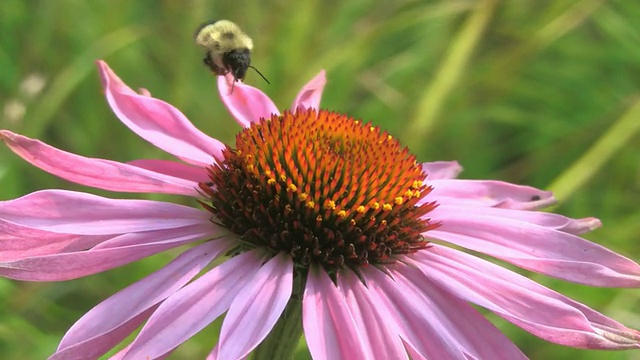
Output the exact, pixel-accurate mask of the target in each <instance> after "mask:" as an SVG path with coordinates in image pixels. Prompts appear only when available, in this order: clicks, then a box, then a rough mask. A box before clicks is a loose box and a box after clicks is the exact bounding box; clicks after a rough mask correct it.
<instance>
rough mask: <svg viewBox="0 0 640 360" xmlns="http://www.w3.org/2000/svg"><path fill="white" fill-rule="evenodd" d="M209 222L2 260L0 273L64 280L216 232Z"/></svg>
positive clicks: (36, 279) (10, 276)
mask: <svg viewBox="0 0 640 360" xmlns="http://www.w3.org/2000/svg"><path fill="white" fill-rule="evenodd" d="M214 231H215V228H212V227H210V226H209V225H208V224H198V225H192V226H185V227H182V228H177V229H168V230H157V231H146V232H140V233H129V234H124V235H120V236H116V237H114V238H112V239H110V240H108V241H105V242H103V243H101V244H99V245H98V246H95V247H94V248H93V249H91V250H84V249H82V250H78V251H73V252H66V253H59V254H53V255H42V256H31V257H27V258H22V259H17V260H13V261H0V276H4V277H7V278H11V279H16V280H24V281H63V280H70V279H77V278H79V277H83V276H87V275H91V274H95V273H98V272H102V271H105V270H109V269H113V268H116V267H119V266H122V265H125V264H128V263H131V262H133V261H136V260H139V259H142V258H145V257H147V256H151V255H153V254H157V253H160V252H163V251H166V250H169V249H173V248H176V247H178V246H182V245H185V244H189V243H192V242H195V241H198V240H203V239H207V238H210V237H212V236H213V235H215V233H214Z"/></svg>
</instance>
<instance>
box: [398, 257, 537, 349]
mask: <svg viewBox="0 0 640 360" xmlns="http://www.w3.org/2000/svg"><path fill="white" fill-rule="evenodd" d="M389 274H390V275H391V276H392V277H393V278H394V280H395V281H396V283H398V284H402V287H403V288H405V289H411V291H412V293H413V294H414V296H417V297H419V298H421V299H422V301H423V303H424V305H425V306H424V309H425V311H433V312H434V317H438V318H439V321H438V322H437V331H438V332H439V333H441V334H443V335H446V336H449V337H450V338H451V339H453V341H456V342H457V343H458V347H459V348H460V349H461V351H462V352H463V353H464V355H465V356H466V357H468V358H472V359H495V360H499V359H503V360H515V359H526V358H527V357H526V356H525V355H524V354H523V353H522V351H520V349H518V347H517V346H515V344H513V343H512V342H511V341H510V340H509V339H508V338H507V337H506V336H505V335H504V334H503V333H502V332H501V331H500V330H499V329H498V328H496V327H495V326H494V325H493V324H491V322H489V320H487V319H486V318H485V317H484V316H483V315H482V314H480V313H479V312H478V311H477V310H476V309H474V308H473V307H472V306H470V305H469V304H467V303H466V302H464V301H462V300H460V299H458V298H457V297H455V296H454V295H453V294H451V293H449V292H447V291H446V290H444V289H442V288H440V287H439V286H438V285H437V284H435V283H433V282H432V281H430V280H429V279H428V278H426V277H425V276H424V275H423V274H422V273H421V272H420V271H419V270H418V269H416V268H414V267H410V266H407V265H405V264H402V263H397V264H396V265H394V266H392V267H390V269H389ZM426 309H428V310H426ZM478 334H482V336H478Z"/></svg>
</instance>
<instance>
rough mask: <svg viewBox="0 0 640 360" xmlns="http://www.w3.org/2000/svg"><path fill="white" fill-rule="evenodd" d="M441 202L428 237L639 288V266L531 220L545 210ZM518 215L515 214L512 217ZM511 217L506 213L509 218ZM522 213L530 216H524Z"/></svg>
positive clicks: (600, 282) (569, 275) (554, 271)
mask: <svg viewBox="0 0 640 360" xmlns="http://www.w3.org/2000/svg"><path fill="white" fill-rule="evenodd" d="M485 210H486V211H483V210H482V209H478V208H473V207H471V208H465V207H463V206H449V207H447V206H441V207H438V208H437V209H435V210H434V211H432V212H431V213H430V214H429V215H430V216H431V218H432V219H433V220H435V221H439V222H441V223H442V224H441V226H440V227H439V228H437V229H435V230H433V231H429V232H428V236H430V237H434V238H437V239H441V240H444V241H448V242H450V243H453V244H456V245H459V246H462V247H465V248H467V249H471V250H475V251H479V252H481V253H484V254H488V255H491V256H494V257H496V258H499V259H502V260H504V261H507V262H510V263H512V264H514V265H517V266H520V267H522V268H524V269H527V270H531V271H535V272H538V273H541V274H545V275H549V276H553V277H556V278H559V279H564V280H567V281H571V282H576V283H581V284H586V285H592V286H602V287H640V265H638V264H636V263H635V262H633V261H631V260H630V259H627V258H625V257H624V256H622V255H619V254H616V253H615V252H613V251H611V250H609V249H607V248H605V247H603V246H601V245H598V244H596V243H593V242H590V241H587V240H585V239H583V238H581V237H578V236H576V235H573V234H570V233H566V232H563V231H558V230H556V229H553V228H548V227H545V226H540V225H538V224H537V223H536V222H538V221H541V222H544V221H546V220H545V219H550V218H551V219H553V217H558V218H559V220H560V221H562V220H563V217H561V216H559V215H555V214H549V213H534V212H528V211H514V210H500V209H485ZM517 215H519V216H520V218H516V216H517ZM510 216H511V218H510ZM527 217H529V218H530V219H531V221H527Z"/></svg>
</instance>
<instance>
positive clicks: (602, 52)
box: [0, 0, 640, 359]
mask: <svg viewBox="0 0 640 360" xmlns="http://www.w3.org/2000/svg"><path fill="white" fill-rule="evenodd" d="M494 5H495V6H494ZM221 18H228V19H231V20H234V21H235V22H237V23H239V24H240V25H241V26H242V27H243V28H244V29H245V31H246V32H248V33H249V34H250V35H252V37H253V38H254V42H255V44H256V48H255V52H254V54H253V64H254V65H255V66H256V67H257V68H258V69H260V71H262V72H263V73H264V74H265V75H266V76H267V77H268V78H269V79H270V81H271V83H272V84H271V85H267V84H265V83H264V82H263V81H262V79H260V78H259V77H258V76H257V75H256V74H253V73H249V75H248V78H247V82H248V83H250V84H253V85H255V86H258V87H259V88H261V89H263V90H264V91H265V92H266V93H267V94H269V95H270V96H271V97H272V98H273V99H274V101H275V102H276V103H277V104H278V105H279V106H280V107H281V108H283V109H284V108H287V107H288V106H289V105H290V103H291V101H292V99H293V96H294V95H295V94H296V92H297V91H298V89H299V88H300V86H301V85H303V84H304V83H305V82H306V81H307V80H308V79H309V78H310V77H311V76H313V75H315V74H316V73H317V72H318V71H319V70H320V69H321V68H324V69H327V72H328V80H329V83H328V85H327V88H326V91H325V93H324V96H323V101H322V105H323V107H326V108H329V109H332V110H336V111H342V112H346V113H348V114H350V115H352V116H354V117H357V118H362V119H364V120H370V121H372V122H373V123H374V124H376V125H379V126H382V127H384V128H386V129H388V130H389V131H390V132H391V133H392V134H394V135H395V136H397V137H399V138H400V139H401V140H402V141H403V142H404V143H406V144H408V145H409V146H411V148H412V149H413V150H414V151H415V152H416V153H417V154H418V157H419V159H420V160H421V161H430V160H453V159H456V160H458V161H460V162H461V164H462V165H463V166H464V167H465V172H464V173H463V176H464V177H467V178H476V179H483V178H492V179H500V180H506V181H510V182H515V183H521V184H528V185H532V186H536V187H540V188H549V187H551V188H552V189H554V190H557V191H558V195H559V197H560V198H561V200H562V202H561V204H559V206H558V207H557V208H556V209H555V211H558V212H562V213H563V214H566V215H568V216H572V217H586V216H596V217H598V218H600V219H602V221H603V223H604V227H603V228H602V229H599V230H597V231H595V232H593V233H591V234H588V236H587V237H588V238H589V239H591V240H593V241H596V242H598V243H600V244H603V245H605V246H607V247H609V248H611V249H613V250H615V251H618V252H620V253H622V254H625V255H627V256H628V257H630V258H633V259H635V260H640V251H639V247H640V235H638V234H640V209H639V207H638V204H640V156H639V154H640V141H639V140H640V136H639V135H638V123H640V116H639V115H638V111H637V106H638V98H639V96H638V95H639V93H640V92H639V84H640V22H639V21H637V19H640V3H638V2H633V1H626V0H612V1H596V0H583V1H575V0H571V1H569V0H560V1H533V0H528V1H527V0H525V1H503V2H497V1H489V0H487V1H484V0H483V1H463V0H453V1H444V0H441V1H409V0H402V1H397V2H390V1H387V2H378V1H372V0H363V1H358V2H338V1H324V2H323V1H319V0H315V1H307V2H296V1H286V0H283V1H279V2H273V3H268V4H266V3H263V2H259V1H250V0H248V1H237V2H233V3H230V2H229V3H227V2H222V1H187V2H176V1H137V2H129V1H123V0H116V1H106V0H96V1H91V2H87V1H81V0H61V1H55V2H53V1H51V2H47V1H18V0H9V1H5V2H3V11H2V12H0V30H1V31H0V39H1V41H0V44H1V46H0V69H2V70H1V71H0V100H1V102H0V105H2V106H3V111H4V113H3V115H2V118H0V128H7V129H10V130H13V131H16V132H20V133H23V134H25V135H27V136H32V137H37V138H40V139H42V140H44V141H46V142H47V143H49V144H52V145H54V146H56V147H59V148H62V149H65V150H67V151H71V152H74V153H78V154H82V155H85V156H94V157H102V158H108V159H115V160H122V161H126V160H132V159H137V158H159V157H163V158H168V157H167V155H165V154H162V152H161V151H159V150H158V149H155V148H153V147H152V146H150V145H149V144H147V143H145V142H143V141H141V140H140V139H138V138H137V137H136V136H135V135H133V134H132V133H130V132H129V131H128V130H126V128H125V127H124V126H122V125H121V124H119V123H118V121H117V120H116V118H115V116H114V115H113V114H112V113H111V112H110V110H109V109H108V107H107V105H106V103H105V100H104V98H103V96H102V92H101V88H100V83H99V79H98V76H97V74H96V71H95V67H94V64H93V61H94V60H95V59H96V58H104V59H105V60H106V61H107V62H109V64H110V65H111V66H112V67H113V68H114V70H115V71H116V72H117V73H118V74H119V75H120V77H121V78H122V79H124V80H125V81H126V82H127V83H128V84H129V85H131V86H132V87H133V88H137V87H144V88H146V89H148V90H149V91H151V93H152V94H154V96H156V97H159V98H161V99H164V100H166V101H168V102H170V103H172V104H173V105H175V106H176V107H178V108H179V109H181V110H182V111H183V112H184V113H185V114H186V115H187V116H188V117H189V118H190V119H191V120H192V121H193V122H194V123H195V124H196V125H197V126H198V127H199V128H201V129H202V130H203V131H205V132H207V133H209V134H211V135H212V136H214V137H216V138H218V139H220V140H223V141H225V142H231V141H232V140H233V138H234V134H235V133H236V132H237V131H238V130H239V126H238V125H236V124H235V123H233V121H232V120H231V118H230V116H229V115H228V114H227V112H226V110H225V109H224V106H223V105H222V104H221V103H220V100H219V99H218V96H217V91H216V86H215V81H214V78H213V77H212V76H208V75H207V73H206V70H205V68H204V67H203V65H202V63H201V58H202V56H203V54H202V51H201V50H200V49H198V48H196V47H195V46H194V45H193V44H192V35H193V31H194V29H195V28H196V27H197V26H198V25H199V24H201V23H202V22H204V21H207V20H210V19H221ZM34 74H36V75H38V76H40V77H42V78H44V79H45V80H46V86H45V88H44V90H43V91H42V92H41V93H39V94H36V95H30V94H29V93H28V91H25V90H23V89H22V87H21V83H22V82H23V81H24V80H25V79H26V78H27V77H29V76H30V75H34ZM20 105H22V106H24V109H25V113H24V114H23V115H22V116H18V115H20V114H19V113H20V111H19V108H20ZM11 109H13V112H11V111H10V110H11ZM16 109H17V110H16ZM16 111H17V112H16ZM16 114H17V115H16ZM0 159H1V161H0V181H1V183H2V187H0V199H10V198H15V197H18V196H21V195H24V194H26V193H29V192H32V191H35V190H38V189H46V188H66V189H74V190H83V191H93V190H91V189H86V188H83V187H80V186H77V185H73V184H69V183H66V182H65V181H62V180H59V179H57V178H55V177H53V176H51V175H48V174H45V173H43V172H42V171H40V170H37V169H34V168H32V167H30V166H29V165H27V164H25V163H24V162H22V161H21V160H19V159H18V158H17V157H16V156H14V155H13V154H11V153H10V152H9V151H8V150H7V149H6V148H5V147H0ZM93 192H96V193H99V194H102V195H106V196H112V197H119V196H124V195H120V194H109V193H107V192H100V191H93ZM131 196H136V195H131ZM137 196H139V195H137ZM127 197H129V195H127ZM153 198H157V196H154V197H153ZM172 200H174V199H172ZM182 201H185V200H182ZM187 203H188V202H187ZM171 257H172V255H171V254H161V255H158V256H155V257H152V258H150V259H145V260H143V261H140V262H138V263H135V264H130V265H128V266H126V267H124V268H121V269H115V270H112V271H109V272H107V273H104V274H98V275H94V276H91V277H89V278H86V279H79V280H75V281H70V282H65V283H54V284H39V283H21V282H13V281H7V280H2V279H0V319H2V320H1V321H0V358H2V359H42V358H45V357H46V356H47V355H49V354H51V352H52V351H53V350H54V349H55V347H56V345H57V343H58V341H59V340H60V338H61V337H62V335H63V334H64V332H65V331H66V330H67V329H68V328H69V327H70V326H71V324H73V322H74V321H75V320H77V319H78V318H79V317H80V316H82V314H83V313H84V312H86V311H87V310H88V309H90V308H91V307H92V306H94V305H95V304H97V303H98V302H99V301H101V300H102V299H104V298H106V297H108V296H109V295H110V294H112V293H115V292H116V291H117V290H119V289H121V288H123V287H125V286H127V285H128V284H131V283H132V282H134V281H135V280H136V279H139V278H141V277H143V276H144V275H145V274H148V273H149V272H151V271H153V270H154V269H157V268H159V267H160V266H162V265H163V264H165V263H167V262H168V261H169V260H170V259H171ZM532 277H534V278H535V279H536V280H538V281H540V282H543V283H545V284H547V285H548V286H552V287H553V288H554V289H556V290H558V291H560V292H563V293H565V294H567V295H570V296H572V297H574V298H576V299H578V300H580V301H582V302H585V303H586V304H588V305H590V306H592V307H594V308H596V309H598V310H600V311H603V312H604V313H606V314H607V315H609V316H611V317H613V318H616V319H618V320H620V321H623V322H624V323H625V324H626V325H628V326H631V327H635V328H640V316H639V313H640V296H639V294H638V291H637V290H633V291H632V290H612V289H594V288H587V287H584V286H577V285H572V284H567V283H564V282H561V281H557V280H551V279H547V278H544V277H542V276H536V275H532ZM492 319H494V318H492ZM494 320H495V319H494ZM496 322H497V323H498V324H499V326H500V327H501V328H502V329H504V331H505V332H506V333H507V334H508V336H509V337H510V338H512V339H513V340H514V341H515V342H516V343H517V345H518V346H519V347H520V348H522V349H523V350H524V351H525V352H526V353H527V354H528V355H529V356H530V357H531V358H532V359H548V358H553V359H573V358H581V359H632V358H637V356H638V352H618V353H608V352H607V353H605V352H589V351H583V350H576V349H568V348H563V347H560V346H556V345H552V344H548V343H545V342H543V341H541V340H539V339H537V338H534V337H533V336H531V335H529V334H527V333H525V332H523V331H521V330H519V329H518V328H516V327H514V326H511V325H509V324H506V323H504V322H502V321H500V320H496ZM216 331H217V330H216V327H211V328H210V329H207V330H205V331H204V332H202V333H200V334H198V336H196V337H195V338H194V339H193V340H192V341H189V342H187V343H185V344H184V345H183V346H182V347H180V348H179V349H178V350H177V351H176V352H175V353H174V356H173V358H176V359H187V358H203V356H204V354H206V353H207V352H208V351H209V349H210V348H211V347H212V345H213V344H214V340H213V339H215V334H216Z"/></svg>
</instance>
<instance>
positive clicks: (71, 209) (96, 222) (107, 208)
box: [0, 190, 215, 235]
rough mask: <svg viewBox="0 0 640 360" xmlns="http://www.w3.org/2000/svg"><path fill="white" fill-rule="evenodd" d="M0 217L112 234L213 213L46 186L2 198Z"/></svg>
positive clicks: (185, 222) (170, 225) (175, 224)
mask: <svg viewBox="0 0 640 360" xmlns="http://www.w3.org/2000/svg"><path fill="white" fill-rule="evenodd" d="M0 220H2V221H6V222H10V223H13V224H16V225H19V226H24V227H29V228H33V229H39V230H45V231H51V232H58V233H66V234H77V235H109V234H122V233H127V232H138V231H151V230H161V229H174V228H179V227H183V226H189V225H196V224H202V223H207V222H209V215H208V214H207V212H205V211H201V210H198V209H195V208H192V207H188V206H183V205H178V204H172V203H165V202H159V201H151V200H114V199H107V198H103V197H100V196H96V195H91V194H86V193H80V192H73V191H65V190H43V191H37V192H34V193H31V194H28V195H25V196H23V197H21V198H18V199H15V200H8V201H2V202H0ZM211 226H212V227H215V225H213V224H211Z"/></svg>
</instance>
